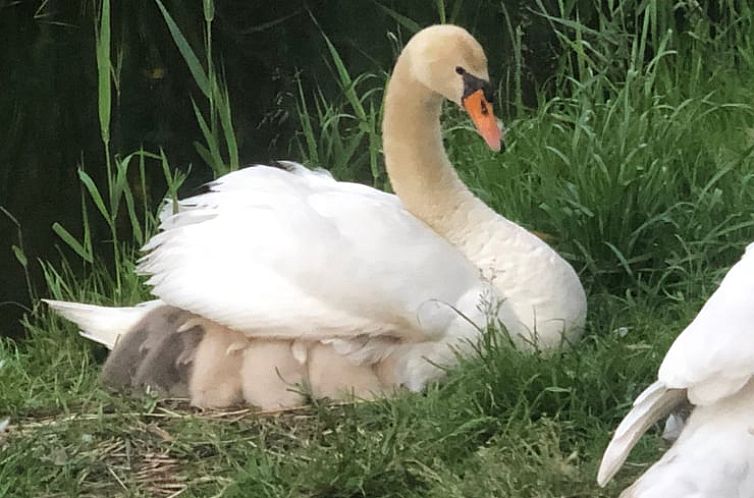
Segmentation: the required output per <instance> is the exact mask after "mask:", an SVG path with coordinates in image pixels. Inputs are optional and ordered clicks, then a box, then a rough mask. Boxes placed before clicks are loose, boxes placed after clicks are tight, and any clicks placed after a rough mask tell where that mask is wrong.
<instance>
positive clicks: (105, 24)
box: [96, 0, 112, 144]
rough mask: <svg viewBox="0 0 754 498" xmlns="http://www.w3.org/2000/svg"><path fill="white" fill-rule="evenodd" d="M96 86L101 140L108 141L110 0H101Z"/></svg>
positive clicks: (110, 66)
mask: <svg viewBox="0 0 754 498" xmlns="http://www.w3.org/2000/svg"><path fill="white" fill-rule="evenodd" d="M96 35H97V87H98V94H97V95H98V109H99V122H100V132H101V134H102V142H103V143H105V144H107V143H109V142H110V108H111V87H110V71H111V68H112V65H111V61H110V0H102V13H101V14H100V26H99V30H97V33H96Z"/></svg>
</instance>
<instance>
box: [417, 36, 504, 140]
mask: <svg viewBox="0 0 754 498" xmlns="http://www.w3.org/2000/svg"><path fill="white" fill-rule="evenodd" d="M404 54H406V55H408V56H409V60H410V64H411V72H412V74H413V76H414V78H415V79H416V80H418V81H419V82H420V83H422V84H423V85H424V86H426V87H427V88H429V89H430V90H432V91H433V92H435V93H438V94H440V95H442V96H443V97H445V98H446V99H448V100H450V101H452V102H455V103H456V104H458V105H460V106H462V107H463V108H464V109H466V112H468V113H469V116H470V117H471V120H472V121H473V122H474V125H475V126H476V129H477V131H478V132H479V134H480V135H482V137H483V138H484V140H485V141H486V142H487V145H489V146H490V148H492V149H493V150H500V145H501V140H502V132H501V130H500V125H499V124H498V121H497V119H496V118H495V114H494V113H493V110H492V103H493V97H494V96H493V88H492V84H491V83H490V76H489V73H488V71H487V57H486V56H485V55H484V50H483V49H482V46H481V45H479V42H477V41H476V40H475V39H474V37H473V36H471V35H470V34H469V32H468V31H466V30H465V29H463V28H460V27H458V26H452V25H448V24H443V25H438V26H430V27H429V28H425V29H423V30H421V31H419V32H418V33H417V34H416V35H414V36H413V38H411V40H410V41H409V42H408V44H406V48H405V49H404Z"/></svg>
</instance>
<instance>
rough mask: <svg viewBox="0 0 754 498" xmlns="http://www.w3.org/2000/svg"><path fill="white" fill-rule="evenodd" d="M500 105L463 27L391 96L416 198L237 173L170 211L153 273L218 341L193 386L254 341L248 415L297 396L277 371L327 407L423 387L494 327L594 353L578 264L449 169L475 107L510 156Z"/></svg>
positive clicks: (423, 37)
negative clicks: (451, 128)
mask: <svg viewBox="0 0 754 498" xmlns="http://www.w3.org/2000/svg"><path fill="white" fill-rule="evenodd" d="M469 81H475V82H476V83H474V84H473V85H471V86H470V84H469ZM485 92H487V93H485ZM489 94H491V85H490V84H489V75H488V72H487V62H486V57H485V55H484V51H483V50H482V48H481V46H479V44H478V42H476V40H474V38H473V37H472V36H471V35H469V33H467V32H466V31H465V30H463V29H461V28H458V27H455V26H447V25H446V26H433V27H430V28H427V29H425V30H422V31H421V32H419V33H417V34H416V35H415V36H414V37H413V38H412V39H411V41H409V43H408V44H407V45H406V47H405V49H404V50H403V52H402V54H401V56H400V57H399V60H398V62H397V63H396V67H395V70H394V72H393V75H392V77H391V79H390V83H389V86H388V89H387V91H386V98H385V117H384V120H383V140H384V143H383V145H384V151H385V165H386V169H387V171H388V175H389V176H390V179H391V183H392V186H393V188H394V189H395V191H396V193H397V194H398V196H395V195H392V194H387V193H384V192H380V191H378V190H375V189H373V188H369V187H366V186H363V185H358V184H353V183H346V182H337V181H335V180H334V179H333V178H332V177H331V176H330V175H329V174H328V173H326V172H324V171H312V170H309V169H307V168H304V167H303V166H301V165H298V164H295V163H282V164H281V166H283V168H282V169H281V168H275V167H267V166H255V167H251V168H246V169H243V170H240V171H236V172H233V173H230V174H228V175H225V176H223V177H222V178H220V179H218V180H216V181H215V182H213V183H212V184H210V186H209V187H210V188H209V191H208V192H207V193H204V194H200V195H197V196H194V197H191V198H188V199H184V200H182V201H180V202H179V204H178V206H172V205H170V206H167V208H166V209H165V210H163V213H162V214H161V216H160V219H161V225H160V233H159V234H158V235H156V236H155V237H153V238H152V239H151V240H150V242H149V243H148V244H147V245H146V246H145V247H144V251H145V256H144V257H143V259H142V260H141V261H140V264H139V266H138V270H139V271H140V272H141V273H143V274H146V275H148V276H149V280H148V282H147V283H148V284H149V285H150V286H151V287H152V293H153V294H154V295H155V296H156V297H158V298H159V300H160V302H161V303H164V304H165V305H167V306H169V307H173V308H176V309H178V310H181V312H189V313H190V314H192V316H193V317H195V318H196V320H198V321H197V322H196V323H203V324H204V325H202V328H203V329H204V330H205V331H216V332H218V333H217V334H215V333H206V334H205V336H204V339H203V340H202V341H203V342H202V344H200V346H199V347H198V350H199V351H200V352H207V354H203V353H202V355H199V356H200V357H199V358H198V359H199V360H201V361H198V360H197V365H195V366H194V369H193V372H194V373H193V374H192V375H193V376H194V377H196V376H197V374H196V372H204V373H205V374H206V373H207V372H212V371H214V367H215V365H213V363H215V362H218V361H220V360H219V359H216V358H218V357H217V355H216V353H217V351H220V350H221V349H222V345H223V344H225V342H224V341H225V339H226V338H227V337H228V336H227V334H226V333H230V334H238V336H239V337H241V339H243V340H246V341H248V344H249V346H248V348H249V349H247V350H246V351H245V353H244V355H243V358H241V356H238V357H237V358H236V357H235V356H234V357H233V358H234V361H237V362H241V363H242V364H243V366H242V367H240V369H241V373H240V374H239V375H241V376H242V377H244V379H243V382H245V384H244V385H243V386H242V388H241V390H242V391H243V393H244V396H245V398H246V399H247V401H249V400H280V399H292V398H291V397H290V396H288V395H287V394H286V393H284V392H282V391H280V390H279V389H278V388H274V389H278V392H272V391H270V390H267V391H265V390H264V389H257V388H259V386H260V385H261V384H265V385H268V386H273V385H274V384H276V383H277V377H274V378H273V373H274V371H275V368H278V369H279V370H282V369H285V370H287V371H290V372H291V377H295V378H304V379H307V380H308V381H309V382H311V381H312V379H317V380H316V383H317V385H312V386H311V387H312V392H314V393H318V392H319V393H332V392H336V391H339V390H343V389H345V390H350V391H353V392H358V393H360V394H364V393H367V394H368V393H369V392H370V391H371V390H372V388H371V386H375V385H377V386H379V387H380V390H381V389H382V388H383V387H384V388H391V387H395V386H405V387H408V388H410V389H413V390H418V389H421V388H422V387H423V386H424V385H425V384H426V382H427V381H429V380H432V379H434V378H437V377H439V376H440V375H442V373H443V372H444V370H443V369H442V368H438V366H452V364H453V363H454V362H455V360H456V354H457V353H464V352H469V351H472V350H473V348H472V345H473V344H474V343H475V341H476V340H477V339H478V338H479V333H480V330H482V329H483V328H484V327H485V326H486V325H487V323H488V321H489V320H493V321H498V322H500V323H502V324H503V325H504V326H505V328H506V329H507V330H508V332H509V333H510V334H511V336H512V337H513V338H514V339H515V340H517V341H518V342H519V343H520V344H522V345H524V346H529V347H536V348H540V349H547V348H553V347H557V346H559V345H561V343H562V342H564V341H565V342H570V341H573V340H575V339H577V338H578V336H579V335H580V333H581V331H582V329H583V325H584V319H585V315H586V298H585V295H584V290H583V288H582V286H581V283H580V282H579V279H578V276H577V275H576V273H575V271H574V270H573V268H572V267H571V265H569V264H568V262H566V261H565V260H564V259H563V258H561V257H560V256H559V255H558V254H557V253H556V252H555V251H554V250H553V249H552V248H550V247H549V246H548V245H547V244H546V243H545V242H543V241H542V240H540V239H539V238H537V237H536V236H534V235H533V234H532V233H530V232H528V231H527V230H525V229H523V228H522V227H520V226H518V225H516V224H515V223H513V222H511V221H509V220H506V219H505V218H503V217H502V216H500V215H498V214H497V213H495V212H494V211H492V210H491V209H489V208H488V207H487V206H486V205H485V204H484V203H483V202H481V201H480V200H479V199H478V198H477V197H475V196H474V195H473V194H472V193H471V192H470V191H469V189H468V188H467V187H466V186H465V185H464V184H463V183H462V182H461V181H460V179H459V178H458V176H457V174H456V172H455V171H454V169H453V167H452V165H451V164H450V162H449V161H448V158H447V156H446V154H445V151H444V148H443V145H442V132H441V128H440V122H439V117H440V111H441V108H442V101H443V98H445V99H448V100H451V101H453V102H457V103H459V104H462V105H463V106H464V107H465V108H466V110H467V111H468V112H469V115H470V116H471V117H472V119H473V120H474V122H475V124H476V126H477V129H478V130H479V132H480V134H482V135H483V137H484V138H485V140H486V141H487V143H488V144H489V145H490V147H491V148H493V149H494V150H499V148H500V139H501V131H500V129H499V125H498V122H497V120H496V119H495V117H494V113H493V112H492V102H491V101H490V102H488V101H487V97H488V96H489ZM490 100H491V97H490ZM56 309H60V306H58V307H57V308H56ZM492 310H494V311H492ZM90 311H91V312H92V313H98V312H97V310H96V309H94V308H92V309H90ZM103 313H104V312H103ZM67 316H69V317H71V318H72V319H74V321H77V320H78V319H80V318H81V317H80V316H79V315H73V314H69V315H67ZM103 316H104V315H103ZM192 320H194V319H193V318H192ZM89 321H91V320H89ZM89 321H87V320H83V322H85V323H89ZM192 323H194V322H192ZM218 327H220V328H222V329H223V330H222V331H220V330H218V329H217V328H218ZM84 328H85V327H84ZM153 328H154V327H146V329H148V330H150V331H151V330H152V329H153ZM85 329H86V328H85ZM120 330H121V329H120V328H118V331H120ZM175 333H180V327H179V328H178V329H177V330H176V331H175ZM93 335H98V334H93ZM209 341H212V342H209ZM271 351H273V352H274V355H273V356H274V357H273V358H271V357H270V354H271V353H269V352H271ZM137 352H138V349H137ZM229 354H231V353H229ZM262 359H264V360H265V361H262ZM229 361H230V360H229ZM198 363H201V365H198ZM305 363H306V365H304V364H305ZM262 370H264V371H262ZM337 372H341V374H342V375H344V377H343V378H340V377H339V378H335V376H336V374H337ZM345 372H350V373H348V374H346V373H345ZM223 375H225V374H223ZM307 376H308V377H307ZM231 377H232V376H231ZM246 377H256V378H257V379H259V383H258V385H254V379H253V378H246ZM345 377H348V378H345ZM225 379H226V380H227V382H226V383H225V384H224V385H226V386H228V389H227V391H228V395H227V396H221V397H220V398H222V399H228V400H230V399H234V398H235V397H237V394H238V387H237V383H236V382H235V379H233V378H230V377H228V376H227V375H225ZM262 379H265V380H264V382H262ZM357 379H360V380H357ZM351 380H353V382H352V383H350V384H349V382H351ZM212 382H213V374H206V375H202V378H201V379H192V382H190V383H189V391H192V385H194V386H197V385H200V384H201V386H203V387H202V390H203V392H205V394H207V395H209V396H211V394H212ZM253 389H257V390H256V391H255V392H253V393H252V392H251V390H253ZM270 389H273V388H272V387H270ZM328 395H329V394H328ZM220 398H218V399H215V400H210V401H208V402H207V403H199V404H204V405H213V406H215V405H218V404H222V399H220ZM251 402H255V403H256V402H257V401H251ZM265 402H266V401H265Z"/></svg>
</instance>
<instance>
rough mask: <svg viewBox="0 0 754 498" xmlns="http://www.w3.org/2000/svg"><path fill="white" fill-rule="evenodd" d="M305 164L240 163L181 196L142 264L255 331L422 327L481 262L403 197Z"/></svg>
mask: <svg viewBox="0 0 754 498" xmlns="http://www.w3.org/2000/svg"><path fill="white" fill-rule="evenodd" d="M299 168H303V167H295V168H294V167H292V168H291V170H293V173H291V172H290V171H285V170H281V169H276V168H267V167H254V168H247V169H244V170H239V171H237V172H234V173H231V174H229V175H226V176H225V177H222V178H220V179H219V180H217V181H216V182H215V183H214V184H213V185H212V188H211V190H210V191H209V192H207V193H204V194H201V195H198V196H195V197H192V198H189V199H185V200H182V201H180V206H179V210H178V213H177V214H173V215H170V216H167V217H166V218H165V220H164V221H163V223H162V225H161V229H162V232H161V233H160V234H158V235H157V236H155V237H154V238H153V239H152V240H151V241H150V242H149V243H148V244H147V245H146V246H145V251H146V252H147V254H146V255H145V256H144V257H143V258H142V260H141V262H140V265H139V270H140V271H141V272H142V273H145V274H148V275H149V276H150V279H149V284H150V285H152V286H153V293H154V294H155V295H156V296H159V297H160V298H161V299H163V300H164V301H165V302H166V303H168V304H171V305H173V306H176V307H179V308H182V309H186V310H188V311H191V312H193V313H196V314H199V315H202V316H204V317H206V318H209V319H211V320H214V321H217V322H218V323H221V324H223V325H225V326H227V327H230V328H232V329H236V330H239V331H243V332H244V333H247V334H249V335H254V336H276V337H299V336H301V335H306V336H307V337H312V338H314V336H313V335H312V336H309V335H308V333H307V330H311V332H312V333H315V332H316V334H319V336H318V337H339V336H350V335H353V334H355V333H358V334H369V335H380V334H389V335H401V334H415V333H416V330H417V328H418V324H417V320H416V317H415V316H414V315H415V313H416V310H417V309H418V307H419V304H420V303H421V302H424V301H427V300H428V299H439V300H442V301H446V302H449V303H455V301H456V300H457V299H458V298H459V297H460V295H462V294H463V293H465V292H466V291H467V290H468V288H469V287H472V286H474V285H477V284H478V274H477V271H476V269H475V268H474V267H473V266H472V265H471V264H470V263H469V262H468V261H467V260H466V259H465V258H464V257H463V256H462V255H461V254H460V253H459V252H458V251H457V250H456V249H455V248H453V247H452V246H451V245H450V244H449V243H448V242H447V241H445V240H444V239H442V238H440V237H439V236H437V235H436V234H435V233H434V232H432V231H431V230H430V229H429V228H427V227H426V226H425V225H424V224H423V223H421V222H420V221H418V220H417V219H415V218H414V217H413V216H411V215H410V214H408V213H407V212H406V211H405V210H404V209H403V208H402V207H401V204H400V203H399V202H398V201H397V199H396V198H395V196H392V195H389V194H385V193H382V192H379V191H376V190H374V189H369V188H368V187H364V186H361V185H355V184H349V183H342V182H336V181H334V180H333V179H332V178H331V177H330V176H329V175H325V174H323V173H315V172H311V171H309V170H306V169H305V168H303V169H299Z"/></svg>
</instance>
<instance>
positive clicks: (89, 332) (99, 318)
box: [42, 299, 165, 349]
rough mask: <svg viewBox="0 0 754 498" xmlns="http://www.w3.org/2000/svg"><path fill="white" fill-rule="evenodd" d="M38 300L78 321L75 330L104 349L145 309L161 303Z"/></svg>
mask: <svg viewBox="0 0 754 498" xmlns="http://www.w3.org/2000/svg"><path fill="white" fill-rule="evenodd" d="M42 301H44V302H45V303H46V304H47V305H48V306H49V307H50V308H51V309H53V310H54V311H55V312H56V313H57V314H59V315H60V316H62V317H63V318H65V319H67V320H70V321H72V322H73V323H75V324H76V325H78V326H79V328H80V329H81V330H80V332H79V333H80V334H81V335H82V336H83V337H86V338H87V339H90V340H92V341H94V342H98V343H100V344H102V345H104V346H105V347H107V348H108V349H113V347H114V346H115V343H116V342H117V341H118V338H119V337H120V336H121V335H123V334H125V333H126V332H128V331H129V330H130V329H131V328H133V327H134V325H136V324H137V323H139V321H140V320H141V319H142V318H143V317H144V315H146V314H147V313H149V311H151V310H152V309H154V308H156V307H157V306H160V305H164V304H165V303H163V302H161V301H159V300H154V301H147V302H144V303H141V304H138V305H136V306H131V307H124V308H115V307H108V306H95V305H93V304H84V303H72V302H67V301H55V300H52V299H43V300H42Z"/></svg>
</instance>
